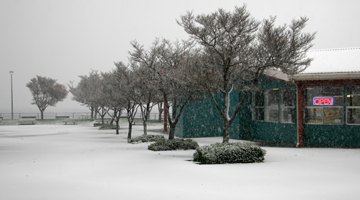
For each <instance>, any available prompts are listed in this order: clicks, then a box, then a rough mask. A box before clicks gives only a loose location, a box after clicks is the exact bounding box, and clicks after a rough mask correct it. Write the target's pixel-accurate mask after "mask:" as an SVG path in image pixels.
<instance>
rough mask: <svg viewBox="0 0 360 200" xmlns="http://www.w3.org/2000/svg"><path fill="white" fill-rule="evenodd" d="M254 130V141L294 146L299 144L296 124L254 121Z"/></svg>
mask: <svg viewBox="0 0 360 200" xmlns="http://www.w3.org/2000/svg"><path fill="white" fill-rule="evenodd" d="M252 128H253V134H252V136H253V139H256V140H264V141H270V142H277V143H284V144H293V145H296V143H297V131H296V124H281V123H272V122H256V121H254V122H253V124H252Z"/></svg>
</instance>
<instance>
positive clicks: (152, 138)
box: [128, 135, 165, 144]
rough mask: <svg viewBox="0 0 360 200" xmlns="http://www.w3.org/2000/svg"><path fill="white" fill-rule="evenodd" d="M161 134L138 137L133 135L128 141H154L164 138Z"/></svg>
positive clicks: (133, 142) (134, 142)
mask: <svg viewBox="0 0 360 200" xmlns="http://www.w3.org/2000/svg"><path fill="white" fill-rule="evenodd" d="M164 139H165V138H164V136H163V135H142V136H139V137H135V138H132V139H130V140H129V141H128V142H129V143H132V144H136V143H142V142H156V141H158V140H164Z"/></svg>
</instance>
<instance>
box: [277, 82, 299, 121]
mask: <svg viewBox="0 0 360 200" xmlns="http://www.w3.org/2000/svg"><path fill="white" fill-rule="evenodd" d="M295 108H296V89H295V88H282V89H281V90H280V123H295V117H296V110H295Z"/></svg>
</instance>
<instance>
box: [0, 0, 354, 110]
mask: <svg viewBox="0 0 360 200" xmlns="http://www.w3.org/2000/svg"><path fill="white" fill-rule="evenodd" d="M243 3H246V4H247V8H248V11H249V12H250V13H251V14H252V16H253V17H254V18H256V19H258V20H262V19H264V18H268V17H269V16H277V23H278V24H284V23H290V22H291V20H292V19H294V18H299V17H301V16H306V17H308V18H309V19H310V20H309V22H308V25H307V27H306V31H307V32H311V33H312V32H317V35H316V39H315V41H314V43H315V46H314V47H313V49H325V48H343V47H360V24H359V19H360V12H359V7H360V6H359V4H360V1H358V0H301V1H300V0H298V1H290V0H246V1H239V0H234V1H232V0H210V1H209V0H181V1H171V0H151V1H146V0H0V27H1V28H0V71H1V73H0V113H10V109H11V106H10V105H11V89H10V88H11V87H10V82H11V81H10V75H9V71H11V70H12V71H14V75H13V87H14V112H15V113H19V112H20V113H25V112H38V108H37V107H36V106H35V105H31V104H30V103H31V100H32V97H31V93H30V91H29V89H28V88H27V87H26V83H28V82H29V81H30V79H31V78H34V77H35V76H36V75H40V76H45V77H50V78H54V79H57V80H58V83H61V84H68V83H70V81H74V82H75V83H78V81H79V80H80V79H79V77H78V76H79V75H87V74H88V73H89V72H90V71H91V70H92V69H93V70H99V71H101V72H107V71H110V70H111V69H113V68H114V64H113V63H114V62H118V61H123V62H127V58H128V51H131V50H132V48H131V46H130V42H131V41H132V40H135V39H136V40H137V41H138V42H139V43H140V44H143V45H145V47H147V46H149V45H150V44H151V42H152V41H153V40H154V39H155V38H156V37H158V38H166V39H170V40H175V39H180V40H181V39H187V38H188V35H187V34H186V33H185V31H184V30H183V29H182V28H181V27H180V26H179V25H178V24H177V23H176V19H179V16H180V15H184V14H185V13H186V11H191V10H192V11H193V12H194V13H195V14H203V13H210V12H214V11H215V10H217V9H218V8H224V9H226V10H228V11H232V10H234V7H235V6H242V4H243ZM75 111H87V109H86V108H84V107H81V106H80V104H78V103H77V102H74V101H72V100H71V95H68V97H67V99H66V100H65V101H64V102H59V103H58V104H57V106H56V107H49V108H47V109H46V110H45V113H54V112H75Z"/></svg>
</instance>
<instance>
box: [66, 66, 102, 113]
mask: <svg viewBox="0 0 360 200" xmlns="http://www.w3.org/2000/svg"><path fill="white" fill-rule="evenodd" d="M79 77H80V79H81V80H80V82H79V83H78V84H77V85H76V87H74V85H73V82H71V83H70V84H68V86H69V88H70V89H69V91H70V93H71V94H72V95H73V97H72V99H73V100H75V101H77V102H79V103H81V104H82V105H86V106H87V107H89V109H90V111H91V119H93V118H96V114H97V113H98V112H99V110H100V109H101V108H103V95H102V87H101V86H102V85H101V81H102V77H101V75H100V74H99V73H98V72H97V71H95V70H92V71H91V72H90V73H89V75H88V76H87V75H85V76H79ZM102 113H104V112H102ZM94 115H95V116H94ZM100 115H101V117H102V118H103V115H102V114H100Z"/></svg>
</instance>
